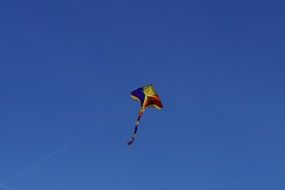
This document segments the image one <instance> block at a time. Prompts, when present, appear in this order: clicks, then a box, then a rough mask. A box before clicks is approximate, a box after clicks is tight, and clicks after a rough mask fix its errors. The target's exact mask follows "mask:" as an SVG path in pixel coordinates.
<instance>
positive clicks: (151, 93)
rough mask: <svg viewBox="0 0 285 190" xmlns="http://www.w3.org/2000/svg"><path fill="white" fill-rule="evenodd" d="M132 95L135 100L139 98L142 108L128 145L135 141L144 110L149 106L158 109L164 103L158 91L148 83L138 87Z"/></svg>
mask: <svg viewBox="0 0 285 190" xmlns="http://www.w3.org/2000/svg"><path fill="white" fill-rule="evenodd" d="M131 97H132V98H133V99H134V100H137V101H139V102H140V104H141V108H140V111H139V115H138V118H137V121H136V125H135V130H134V133H133V136H132V139H131V140H130V141H129V142H128V145H131V144H133V142H134V141H135V138H136V135H137V130H138V126H139V122H140V119H141V117H142V115H143V113H144V111H145V110H146V109H147V108H149V107H154V108H156V109H159V110H160V109H162V107H163V106H162V103H161V100H160V97H159V96H158V94H157V92H156V91H155V89H154V87H153V85H147V86H144V87H141V88H138V89H136V90H134V91H132V92H131Z"/></svg>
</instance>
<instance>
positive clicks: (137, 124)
mask: <svg viewBox="0 0 285 190" xmlns="http://www.w3.org/2000/svg"><path fill="white" fill-rule="evenodd" d="M142 115H143V111H142V110H141V111H140V112H139V116H138V119H137V121H136V126H135V130H134V133H133V136H132V139H131V140H130V141H129V142H128V145H131V144H133V142H134V141H135V138H136V136H137V130H138V126H139V123H140V119H141V117H142Z"/></svg>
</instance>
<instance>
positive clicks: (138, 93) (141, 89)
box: [131, 88, 145, 104]
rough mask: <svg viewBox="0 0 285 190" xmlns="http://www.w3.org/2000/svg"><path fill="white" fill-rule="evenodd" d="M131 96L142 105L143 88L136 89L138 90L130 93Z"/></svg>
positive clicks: (143, 97)
mask: <svg viewBox="0 0 285 190" xmlns="http://www.w3.org/2000/svg"><path fill="white" fill-rule="evenodd" d="M131 94H132V96H135V97H137V98H138V99H139V100H140V101H141V104H143V102H144V99H145V94H144V92H143V88H138V89H136V90H134V91H132V92H131Z"/></svg>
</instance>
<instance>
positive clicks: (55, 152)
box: [0, 106, 131, 189]
mask: <svg viewBox="0 0 285 190" xmlns="http://www.w3.org/2000/svg"><path fill="white" fill-rule="evenodd" d="M130 108H131V106H128V107H127V108H126V109H122V110H120V111H119V112H118V113H117V114H115V115H113V116H112V117H110V118H109V119H107V120H105V121H103V122H101V123H100V124H98V125H97V126H95V127H94V128H92V129H90V130H89V131H87V132H86V133H84V134H82V135H80V136H78V137H76V138H74V139H73V140H71V141H70V142H68V143H66V144H64V145H63V146H61V147H59V148H58V149H56V150H55V151H53V152H51V153H50V154H48V155H46V156H44V157H43V158H42V159H40V160H39V161H37V162H35V163H34V164H32V165H30V166H29V167H27V168H26V169H24V170H22V171H21V172H19V173H18V174H16V175H14V176H13V177H11V178H9V179H8V180H7V181H5V182H4V183H2V184H0V187H5V188H6V189H7V188H8V187H7V186H6V185H8V184H10V183H11V182H12V181H14V180H15V179H16V178H18V177H20V176H22V175H24V174H26V173H28V172H29V171H31V170H32V169H34V168H36V167H38V166H39V165H40V164H42V163H44V162H46V161H47V160H49V159H51V158H52V157H53V156H55V155H56V154H57V153H59V152H61V151H63V150H64V149H66V148H68V147H70V146H71V145H73V144H74V143H76V142H78V141H80V140H81V139H82V138H84V137H86V136H88V135H90V134H91V133H93V132H94V131H95V130H97V129H98V128H100V127H102V126H104V125H106V124H107V123H109V122H111V121H113V120H114V119H116V118H117V117H119V116H120V115H122V114H123V113H125V112H126V111H128V110H129V109H130Z"/></svg>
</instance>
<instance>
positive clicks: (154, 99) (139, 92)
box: [131, 84, 163, 111]
mask: <svg viewBox="0 0 285 190" xmlns="http://www.w3.org/2000/svg"><path fill="white" fill-rule="evenodd" d="M131 97H132V98H133V99H135V100H137V101H139V102H140V103H141V109H142V110H143V111H144V110H145V109H146V108H148V107H155V108H157V109H162V107H163V106H162V103H161V100H160V98H159V96H158V94H157V93H156V91H155V89H154V87H153V85H152V84H151V85H147V86H144V87H141V88H138V89H136V90H134V91H132V92H131Z"/></svg>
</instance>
